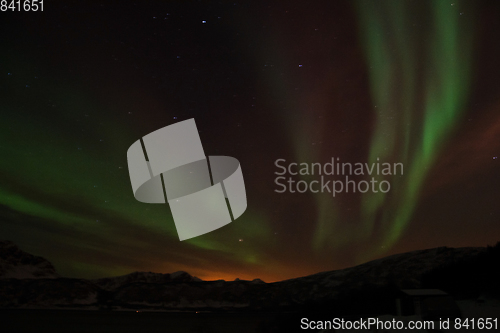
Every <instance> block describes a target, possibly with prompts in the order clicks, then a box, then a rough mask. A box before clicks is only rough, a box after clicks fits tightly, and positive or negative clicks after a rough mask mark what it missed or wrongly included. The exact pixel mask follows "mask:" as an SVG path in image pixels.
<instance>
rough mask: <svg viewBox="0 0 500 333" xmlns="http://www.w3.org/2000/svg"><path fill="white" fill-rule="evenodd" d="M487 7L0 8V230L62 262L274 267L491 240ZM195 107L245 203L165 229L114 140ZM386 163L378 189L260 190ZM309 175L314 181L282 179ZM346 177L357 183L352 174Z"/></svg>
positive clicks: (499, 221) (306, 267)
mask: <svg viewBox="0 0 500 333" xmlns="http://www.w3.org/2000/svg"><path fill="white" fill-rule="evenodd" d="M499 6H500V5H499V4H498V3H496V2H487V1H475V2H465V1H464V2H461V1H357V2H344V1H342V2H341V1H335V2H332V1H320V2H313V3H307V2H299V1H281V2H277V3H274V4H267V3H265V2H259V1H249V2H202V1H193V2H189V1H185V2H173V1H145V2H136V3H133V2H129V3H127V4H123V2H118V1H102V2H96V1H78V2H76V1H65V2H62V1H59V2H58V1H55V2H51V3H50V4H49V3H46V4H45V8H44V12H43V13H41V12H38V13H13V12H5V13H2V23H1V24H2V38H1V39H0V45H1V49H2V52H1V54H0V68H1V69H2V70H1V71H0V78H1V79H0V82H1V87H2V89H1V91H0V106H1V110H2V111H1V117H2V121H1V122H0V138H1V143H0V153H1V156H2V158H1V159H0V239H8V240H12V241H14V242H15V243H16V244H17V245H19V246H20V247H21V248H22V249H23V250H25V251H28V252H31V253H33V254H36V255H40V256H43V257H45V258H47V259H48V260H50V261H51V262H52V263H53V264H54V265H55V267H56V269H57V270H58V272H59V273H60V274H61V275H63V276H69V277H86V278H94V277H103V276H112V275H120V274H126V273H129V272H132V271H153V272H164V273H167V272H174V271H178V270H184V271H187V272H189V273H190V274H192V275H195V276H198V277H200V278H202V279H207V280H209V279H219V278H222V279H227V280H232V279H235V278H240V279H253V278H261V279H263V280H264V281H267V282H270V281H277V280H283V279H287V278H293V277H298V276H304V275H308V274H313V273H317V272H320V271H327V270H333V269H340V268H344V267H348V266H353V265H356V264H360V263H362V262H365V261H367V260H371V259H375V258H379V257H382V256H386V255H390V254H394V253H400V252H405V251H411V250H417V249H425V248H431V247H438V246H453V247H459V246H485V245H487V244H494V243H496V242H497V241H499V240H500V205H499V204H498V203H499V202H500V112H499V111H500V63H499V61H498V59H500V43H499V42H498V41H500V23H499V22H500V7H499ZM190 118H195V120H196V124H197V127H198V130H199V131H200V138H201V141H202V143H203V148H204V151H205V152H206V154H207V155H226V156H233V157H235V158H237V159H238V160H239V161H240V163H241V168H242V172H243V177H244V179H245V187H246V191H247V200H248V207H247V210H246V212H245V213H244V214H243V215H242V216H241V217H240V218H238V219H237V220H236V221H234V222H232V223H230V224H229V225H227V226H225V227H223V228H221V229H218V230H216V231H214V232H211V233H208V234H206V235H203V236H200V237H196V238H193V239H190V240H188V241H184V242H180V241H179V240H178V237H177V233H176V230H175V226H174V222H173V219H172V217H171V213H170V210H169V207H168V206H167V205H151V204H144V203H140V202H138V201H136V200H135V199H134V196H133V193H132V189H131V186H130V180H129V175H128V170H127V160H126V152H127V149H128V147H129V146H130V145H131V144H132V143H133V142H134V141H136V140H137V139H138V138H140V137H142V136H144V135H145V134H147V133H150V132H152V131H154V130H156V129H158V128H161V127H164V126H167V125H169V124H173V123H175V122H178V121H181V120H186V119H190ZM332 157H339V158H340V159H341V160H342V161H346V162H347V161H349V162H361V163H374V162H376V161H377V158H379V159H380V161H383V162H390V163H402V164H403V165H404V171H405V172H404V174H402V175H401V174H395V175H393V176H391V177H390V182H391V185H392V187H391V190H390V191H389V192H388V193H385V194H384V193H381V192H379V193H371V192H367V193H365V194H362V193H343V194H342V195H338V196H336V197H332V195H331V194H328V193H311V192H307V193H277V192H276V191H275V190H276V188H277V187H276V184H275V178H276V177H277V175H276V174H275V173H276V172H279V171H280V170H279V169H277V168H276V166H275V161H276V160H278V159H284V160H286V161H287V163H290V162H295V163H308V164H311V163H327V162H329V161H330V160H331V159H332ZM301 179H303V180H305V181H311V180H313V179H314V177H313V176H311V175H297V178H296V180H297V181H298V180H301ZM360 179H361V178H360Z"/></svg>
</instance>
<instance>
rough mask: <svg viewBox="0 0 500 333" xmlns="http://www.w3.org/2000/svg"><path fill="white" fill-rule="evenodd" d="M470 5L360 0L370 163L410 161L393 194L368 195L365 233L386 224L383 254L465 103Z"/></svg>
mask: <svg viewBox="0 0 500 333" xmlns="http://www.w3.org/2000/svg"><path fill="white" fill-rule="evenodd" d="M466 5H470V4H466V3H459V2H458V1H457V2H455V3H450V2H447V1H430V2H428V3H427V5H426V6H422V5H421V2H420V1H419V2H418V4H415V3H412V2H407V1H383V2H374V1H359V2H358V3H357V10H358V13H359V19H360V20H359V21H360V35H361V41H362V43H363V46H364V50H365V54H366V59H367V66H368V67H369V76H370V87H371V88H370V89H371V98H372V101H373V104H374V110H375V111H376V118H375V126H374V131H373V137H372V142H371V148H370V156H369V161H370V163H372V162H374V161H376V159H377V157H378V158H380V160H383V161H386V160H393V161H397V162H402V163H404V165H405V174H404V175H403V176H397V177H393V179H392V180H391V184H392V186H393V187H392V190H391V191H390V192H389V193H387V194H383V193H366V195H365V196H363V203H362V211H363V223H364V228H363V231H364V232H365V237H368V236H369V235H370V234H371V233H372V231H373V230H374V229H375V228H376V227H379V228H382V234H383V236H382V237H381V238H382V239H379V242H380V244H379V245H381V244H383V245H384V248H385V249H383V250H382V248H381V246H378V247H377V249H378V251H380V252H384V251H386V250H387V249H388V248H390V246H391V245H393V244H394V243H395V242H396V241H397V240H398V239H399V238H400V237H401V236H402V234H403V232H404V230H405V228H406V227H407V225H408V223H409V221H410V219H411V217H412V213H413V212H414V210H415V207H416V205H417V203H418V199H419V194H420V192H421V190H422V187H423V184H424V182H425V178H426V175H427V172H428V171H429V170H430V168H431V166H432V165H433V163H434V162H435V161H436V159H437V158H438V155H439V153H440V151H441V150H442V149H443V146H444V144H445V143H446V140H447V138H449V137H450V135H451V134H452V132H453V130H454V129H455V127H456V125H457V124H458V123H459V122H460V120H461V116H462V114H463V111H464V108H465V106H466V102H467V92H468V90H469V84H470V71H471V55H472V52H471V51H472V46H473V44H472V37H473V34H472V27H471V26H470V25H471V24H470V23H468V22H471V20H470V18H469V20H464V19H462V17H463V16H462V15H463V14H464V13H465V14H466V15H472V14H473V10H472V9H471V8H464V7H466ZM416 17H419V19H418V20H417V19H416ZM423 17H428V20H423V19H422V18H423ZM414 22H428V24H427V26H422V25H420V24H419V25H417V24H414ZM377 217H378V218H377ZM378 223H380V225H377V224H378ZM360 259H361V260H363V259H362V258H360Z"/></svg>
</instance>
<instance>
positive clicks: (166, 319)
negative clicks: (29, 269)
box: [0, 309, 300, 333]
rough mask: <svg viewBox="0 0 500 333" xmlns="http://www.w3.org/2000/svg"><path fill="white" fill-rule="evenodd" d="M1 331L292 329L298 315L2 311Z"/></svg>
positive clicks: (196, 332) (195, 332) (181, 332)
mask: <svg viewBox="0 0 500 333" xmlns="http://www.w3.org/2000/svg"><path fill="white" fill-rule="evenodd" d="M0 323H1V329H0V331H1V332H9V333H10V332H12V333H14V332H64V333H67V332H92V333H94V332H96V333H99V332H148V333H150V332H169V333H170V332H172V333H177V332H179V333H188V332H189V333H212V332H213V333H219V332H220V333H224V332H231V333H234V332H241V333H245V332H293V331H295V330H296V329H299V328H300V320H299V319H298V318H297V316H296V315H291V314H279V313H196V312H192V313H186V312H133V311H81V310H5V309H3V310H0Z"/></svg>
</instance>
